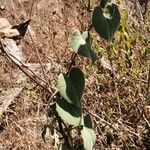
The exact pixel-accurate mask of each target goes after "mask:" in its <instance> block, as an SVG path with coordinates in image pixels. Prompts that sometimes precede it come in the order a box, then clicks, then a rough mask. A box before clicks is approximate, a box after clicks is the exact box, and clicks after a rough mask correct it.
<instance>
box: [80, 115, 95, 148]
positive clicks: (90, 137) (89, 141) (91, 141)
mask: <svg viewBox="0 0 150 150" xmlns="http://www.w3.org/2000/svg"><path fill="white" fill-rule="evenodd" d="M82 123H83V129H82V130H81V136H82V138H83V143H84V148H85V150H92V149H93V146H94V145H95V142H96V136H95V133H94V131H93V130H92V122H91V118H90V116H89V115H86V116H84V117H82Z"/></svg>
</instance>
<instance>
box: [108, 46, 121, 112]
mask: <svg viewBox="0 0 150 150" xmlns="http://www.w3.org/2000/svg"><path fill="white" fill-rule="evenodd" d="M110 47H111V45H109V49H108V50H107V55H108V59H109V63H110V66H111V70H112V73H113V77H112V79H113V82H114V86H115V94H116V97H117V101H118V111H119V114H121V106H120V98H119V94H118V86H117V83H116V79H117V76H116V73H115V70H114V66H113V62H112V59H111V53H110V50H111V49H110Z"/></svg>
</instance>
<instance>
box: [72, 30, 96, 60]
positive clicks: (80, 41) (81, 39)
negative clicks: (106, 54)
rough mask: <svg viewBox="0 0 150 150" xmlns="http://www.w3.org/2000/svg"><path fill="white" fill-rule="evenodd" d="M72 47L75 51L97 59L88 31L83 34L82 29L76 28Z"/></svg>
mask: <svg viewBox="0 0 150 150" xmlns="http://www.w3.org/2000/svg"><path fill="white" fill-rule="evenodd" d="M71 47H72V49H73V50H74V52H76V53H78V54H79V55H81V56H84V57H87V58H90V59H91V60H92V61H93V62H94V61H95V60H96V59H97V56H96V54H95V52H94V51H93V50H92V48H91V43H90V38H89V33H88V31H85V32H83V34H82V35H81V33H80V31H78V30H76V31H75V32H74V33H73V35H72V38H71Z"/></svg>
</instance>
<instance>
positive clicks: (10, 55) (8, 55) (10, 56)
mask: <svg viewBox="0 0 150 150" xmlns="http://www.w3.org/2000/svg"><path fill="white" fill-rule="evenodd" d="M0 45H1V48H2V51H3V52H4V53H5V55H6V56H7V57H8V58H9V59H10V60H11V61H12V62H13V63H14V64H15V65H16V66H17V67H18V68H19V69H20V70H21V71H22V72H23V73H24V74H25V75H27V76H28V77H29V78H30V79H31V80H32V81H34V82H35V83H36V84H37V85H39V86H40V87H42V88H43V89H45V90H47V91H48V92H49V93H51V92H50V91H49V89H48V88H46V87H45V86H43V85H42V84H40V82H39V81H37V80H36V79H35V77H37V78H38V79H40V80H41V81H44V80H42V79H41V78H40V77H38V76H37V75H35V74H34V75H35V77H33V76H31V75H30V74H29V73H27V72H26V71H25V70H24V69H23V68H22V66H23V67H24V68H26V69H28V70H29V71H31V70H30V69H29V68H28V67H26V66H25V65H24V64H23V63H22V62H20V61H19V60H18V59H17V58H16V57H14V56H13V55H12V54H9V53H7V52H6V51H5V49H4V45H3V43H2V41H0ZM12 57H13V58H15V59H16V60H17V61H18V62H19V63H21V65H19V64H17V63H16V62H15V61H14V60H13V59H12ZM31 72H33V71H31ZM44 82H45V81H44ZM45 83H46V82H45Z"/></svg>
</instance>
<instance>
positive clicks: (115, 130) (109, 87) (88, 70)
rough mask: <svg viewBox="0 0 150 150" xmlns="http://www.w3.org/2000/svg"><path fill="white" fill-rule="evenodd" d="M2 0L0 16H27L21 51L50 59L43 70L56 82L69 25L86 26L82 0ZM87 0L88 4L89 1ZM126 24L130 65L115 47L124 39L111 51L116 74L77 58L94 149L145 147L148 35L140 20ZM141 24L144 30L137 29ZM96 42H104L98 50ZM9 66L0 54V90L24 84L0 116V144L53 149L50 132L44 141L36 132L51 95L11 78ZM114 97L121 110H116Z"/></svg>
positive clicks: (149, 130) (66, 52)
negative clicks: (115, 76)
mask: <svg viewBox="0 0 150 150" xmlns="http://www.w3.org/2000/svg"><path fill="white" fill-rule="evenodd" d="M6 3H7V5H6V9H5V10H3V11H2V10H0V17H5V18H6V19H8V20H9V21H10V22H11V23H12V24H16V23H20V21H21V20H25V19H28V18H29V17H30V15H31V16H32V22H31V26H30V30H29V32H28V33H27V35H26V36H25V38H24V39H23V40H22V41H21V46H22V47H23V52H24V53H25V57H26V58H27V60H28V62H32V63H38V62H39V59H38V56H39V57H40V58H41V61H42V62H43V63H45V62H50V63H51V64H52V66H53V67H52V69H51V71H50V72H49V73H48V77H49V81H50V85H52V86H57V75H58V74H59V73H60V72H62V71H65V70H66V68H67V67H68V62H69V60H70V57H71V54H70V45H69V40H70V36H71V33H72V31H73V30H74V29H77V28H79V29H83V28H85V27H86V26H87V22H88V19H89V18H88V17H89V16H88V14H87V12H86V9H84V10H82V8H83V3H82V5H81V3H80V1H77V0H69V1H66V0H60V1H58V0H49V1H47V0H38V1H35V3H34V5H33V8H32V4H33V3H32V1H29V0H24V1H23V2H22V3H21V4H19V3H17V1H15V0H14V1H13V0H12V1H1V2H0V5H5V4H6ZM92 3H93V4H92V5H94V3H95V1H93V2H92ZM31 8H32V13H31ZM81 20H82V22H83V24H82V22H80V21H81ZM148 23H149V22H148ZM128 27H129V29H128V33H129V34H131V35H130V39H132V40H131V41H130V43H131V50H132V55H131V56H130V61H131V63H132V67H131V68H130V67H128V66H127V65H128V64H127V62H126V59H125V57H124V53H120V50H122V49H123V48H124V47H123V46H122V45H123V42H124V41H122V43H119V41H117V44H116V45H115V46H114V47H115V49H116V50H115V51H114V52H112V60H113V63H114V64H115V67H116V70H117V71H116V72H117V74H118V75H119V78H118V79H115V81H114V79H113V78H112V76H111V72H110V71H109V70H107V69H105V68H103V67H102V66H101V65H99V63H97V64H95V65H91V64H90V62H89V61H88V60H85V59H83V58H82V59H81V58H79V59H78V60H77V64H79V66H80V67H81V68H82V69H83V71H84V73H85V76H86V89H85V92H84V96H83V101H82V103H83V108H84V111H85V113H87V112H89V113H90V114H91V116H92V120H93V124H94V130H95V133H96V136H97V142H96V145H95V149H96V150H104V149H110V150H112V149H120V150H126V149H127V150H128V149H129V150H130V149H133V150H139V149H148V148H150V147H149V145H150V136H149V135H150V126H149V122H150V116H149V115H150V114H148V113H147V111H145V106H146V105H147V104H146V98H145V95H146V93H147V81H148V65H149V56H148V55H149V54H150V51H149V49H150V47H149V45H150V44H149V43H150V41H148V40H149V39H148V37H149V36H148V32H147V31H146V26H145V25H142V24H141V25H138V26H136V25H135V28H133V27H132V26H131V23H130V22H129V24H128ZM141 28H142V29H143V32H144V33H145V34H144V35H141V34H140V33H141ZM92 34H93V36H94V38H93V39H92V40H93V47H94V48H95V49H96V50H97V51H98V54H100V55H103V56H104V57H105V58H106V59H107V53H106V51H105V49H107V47H108V45H107V43H105V42H104V41H102V40H100V39H99V38H97V37H96V36H95V33H92ZM144 38H145V39H144ZM99 41H100V42H99ZM100 46H101V47H103V48H104V50H103V51H102V50H101V49H100V48H99V47H100ZM118 49H119V51H118ZM58 64H59V65H58ZM12 66H13V65H12V64H11V62H9V61H7V60H6V59H5V57H4V56H0V93H1V91H3V90H7V89H8V88H10V87H17V86H18V87H19V86H24V89H23V91H22V92H21V93H20V95H19V96H18V97H16V99H15V101H14V102H13V103H12V104H11V106H10V107H9V110H8V111H7V112H6V113H5V114H4V116H3V118H2V119H1V122H0V149H4V150H9V149H13V150H20V149H23V150H26V149H27V150H36V149H37V150H38V149H39V150H48V149H53V146H52V139H51V136H49V137H48V138H47V142H46V143H44V142H43V140H42V138H41V129H42V127H43V125H44V124H45V123H46V122H47V116H46V115H47V107H48V106H47V105H48V104H47V103H48V97H49V96H51V95H49V94H48V93H47V92H46V91H44V90H42V89H41V88H39V87H37V86H35V84H34V83H32V82H31V81H30V80H29V79H28V80H27V82H25V83H24V84H23V85H20V84H18V83H16V78H17V77H18V76H19V74H20V72H19V71H18V69H17V68H15V67H12ZM16 72H17V73H16ZM114 82H115V84H116V85H117V91H116V88H115V86H114ZM51 94H52V93H51ZM118 98H119V104H120V107H121V112H119V111H118V100H117V99H118Z"/></svg>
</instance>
